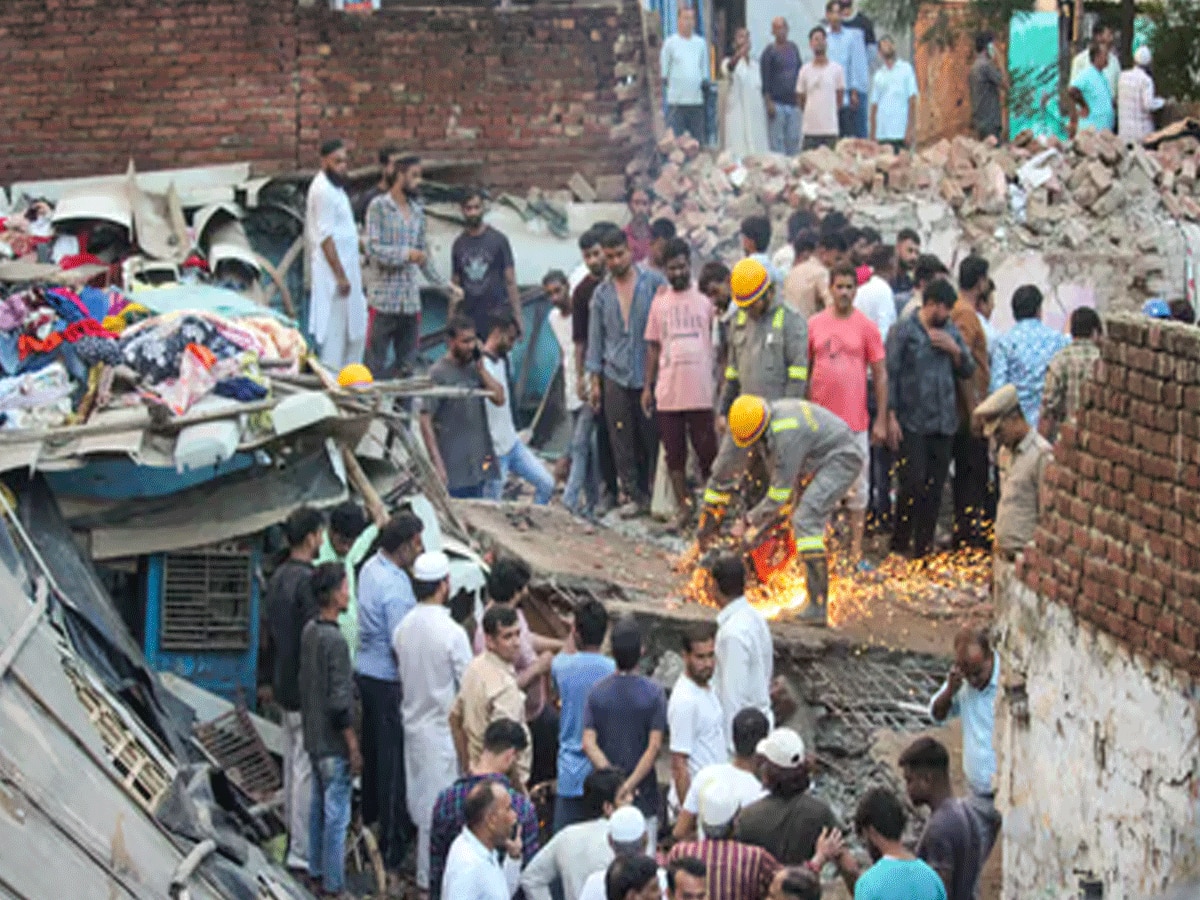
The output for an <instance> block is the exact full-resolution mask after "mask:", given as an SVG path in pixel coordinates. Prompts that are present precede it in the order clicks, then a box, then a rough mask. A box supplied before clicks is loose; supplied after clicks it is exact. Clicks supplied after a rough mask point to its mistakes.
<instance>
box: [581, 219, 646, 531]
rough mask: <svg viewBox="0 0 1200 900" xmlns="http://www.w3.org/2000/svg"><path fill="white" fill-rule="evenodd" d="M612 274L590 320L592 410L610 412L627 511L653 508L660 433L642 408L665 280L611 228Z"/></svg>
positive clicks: (607, 248)
mask: <svg viewBox="0 0 1200 900" xmlns="http://www.w3.org/2000/svg"><path fill="white" fill-rule="evenodd" d="M600 243H601V245H602V246H603V247H604V258H605V261H606V263H607V265H608V271H609V275H610V277H609V279H608V280H607V281H605V282H603V283H602V284H600V286H599V287H597V288H596V293H595V294H594V295H593V297H592V310H591V316H590V317H589V321H588V347H587V371H588V375H589V376H590V377H591V388H590V390H591V393H590V399H591V404H592V409H593V410H594V411H595V412H599V411H600V401H601V397H602V396H603V398H604V417H605V419H606V421H607V424H608V438H609V441H610V442H611V443H612V447H613V456H614V457H615V458H616V464H617V474H618V477H619V479H620V482H621V490H623V491H624V492H625V494H626V497H627V502H626V505H625V506H624V507H623V509H622V514H623V515H624V516H626V517H632V516H637V515H645V514H646V513H648V512H649V511H650V485H651V483H652V474H653V469H654V459H655V455H656V453H657V450H658V447H657V444H658V435H657V434H655V429H654V422H653V420H652V419H650V418H649V417H648V416H646V415H645V413H644V412H643V411H642V407H641V395H642V388H643V386H644V385H645V378H646V339H645V333H646V320H647V319H648V317H649V315H650V304H651V303H652V302H653V300H654V295H655V294H656V293H658V289H659V288H660V287H662V285H663V277H662V276H661V275H659V274H658V273H657V272H653V271H651V270H649V269H644V268H642V267H641V266H636V265H634V263H633V259H632V257H631V256H630V254H629V239H628V238H626V237H625V233H624V232H623V231H618V230H611V231H608V232H606V233H605V234H604V236H603V237H602V238H601V240H600Z"/></svg>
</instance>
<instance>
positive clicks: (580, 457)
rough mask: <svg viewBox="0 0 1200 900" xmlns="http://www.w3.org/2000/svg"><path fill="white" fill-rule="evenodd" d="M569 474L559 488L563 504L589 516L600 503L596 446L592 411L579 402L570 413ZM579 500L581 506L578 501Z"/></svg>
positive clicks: (597, 451)
mask: <svg viewBox="0 0 1200 900" xmlns="http://www.w3.org/2000/svg"><path fill="white" fill-rule="evenodd" d="M571 416H572V419H573V422H574V427H573V428H572V429H571V474H570V475H568V476H567V486H566V488H565V489H564V490H563V497H562V501H563V506H565V507H566V508H567V509H569V510H570V511H571V512H573V513H580V512H582V513H583V515H585V516H591V515H592V513H594V512H595V511H596V504H597V503H599V502H600V453H599V449H598V448H597V446H596V414H595V412H593V411H592V408H591V406H589V405H588V404H586V403H585V404H583V406H581V407H579V409H577V410H575V412H573V413H571ZM581 499H582V500H583V504H582V509H581V508H580V502H579V501H580V500H581Z"/></svg>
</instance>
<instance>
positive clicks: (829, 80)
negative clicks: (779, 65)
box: [796, 60, 846, 137]
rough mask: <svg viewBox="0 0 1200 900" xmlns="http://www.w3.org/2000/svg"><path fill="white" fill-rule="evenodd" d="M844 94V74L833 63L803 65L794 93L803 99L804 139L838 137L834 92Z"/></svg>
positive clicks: (836, 107) (835, 96)
mask: <svg viewBox="0 0 1200 900" xmlns="http://www.w3.org/2000/svg"><path fill="white" fill-rule="evenodd" d="M844 90H846V73H845V71H844V70H843V69H842V67H841V66H839V65H838V64H837V63H835V62H834V61H833V60H829V62H827V63H826V64H825V65H823V66H818V65H814V64H813V63H810V62H808V63H805V64H804V67H803V68H802V69H801V70H800V75H799V76H798V77H797V78H796V93H797V94H803V95H804V136H805V137H809V136H810V135H811V136H812V137H837V135H838V102H837V92H838V91H844Z"/></svg>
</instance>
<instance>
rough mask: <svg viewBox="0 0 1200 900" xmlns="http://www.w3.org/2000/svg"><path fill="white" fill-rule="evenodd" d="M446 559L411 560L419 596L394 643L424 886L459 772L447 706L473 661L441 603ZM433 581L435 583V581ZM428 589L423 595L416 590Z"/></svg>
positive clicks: (447, 574)
mask: <svg viewBox="0 0 1200 900" xmlns="http://www.w3.org/2000/svg"><path fill="white" fill-rule="evenodd" d="M449 578H450V561H449V559H447V558H446V555H445V554H444V553H436V552H430V553H422V554H421V555H420V556H418V557H417V559H416V562H414V563H413V589H414V591H415V592H416V593H417V599H418V601H419V602H418V603H417V605H416V606H415V607H414V608H413V610H412V612H410V613H409V614H408V615H407V616H405V617H404V619H403V620H402V621H401V622H400V624H399V625H398V626H397V627H396V631H395V634H394V636H393V638H392V646H393V647H395V650H396V659H397V661H398V667H399V671H400V682H401V684H403V685H404V700H403V703H402V705H401V708H400V710H401V716H402V719H403V722H404V771H405V774H406V779H407V785H408V789H407V794H406V801H407V804H408V814H409V815H410V816H411V817H412V820H413V822H414V823H415V824H416V826H417V886H418V887H419V888H421V889H422V890H428V889H429V832H430V826H431V824H432V818H433V807H434V804H435V803H436V802H437V798H438V794H440V793H441V792H442V791H443V790H444V789H445V788H448V787H450V785H452V784H454V781H455V779H456V778H458V756H457V754H456V753H455V751H454V739H453V737H452V736H451V734H450V723H449V716H450V707H452V706H453V705H454V698H455V696H457V694H458V689H459V687H460V686H461V684H462V676H463V672H465V671H466V668H467V664H468V663H470V662H471V658H472V655H473V654H472V653H471V644H470V641H468V640H467V633H466V632H465V631H464V630H463V628H462V626H461V625H459V624H458V623H457V622H455V621H454V620H453V619H452V618H450V610H449V608H447V607H446V606H445V602H446V596H447V595H448V594H449V592H450V582H449ZM434 585H436V587H434ZM431 588H432V589H433V593H431V594H428V595H427V599H422V598H421V594H422V593H424V592H426V591H429V590H430V589H431Z"/></svg>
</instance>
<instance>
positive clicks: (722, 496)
mask: <svg viewBox="0 0 1200 900" xmlns="http://www.w3.org/2000/svg"><path fill="white" fill-rule="evenodd" d="M704 502H705V503H711V504H712V505H713V506H722V505H724V504H726V503H728V502H729V494H727V493H725V492H724V491H715V490H713V489H712V488H707V489H706V490H705V491H704Z"/></svg>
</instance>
